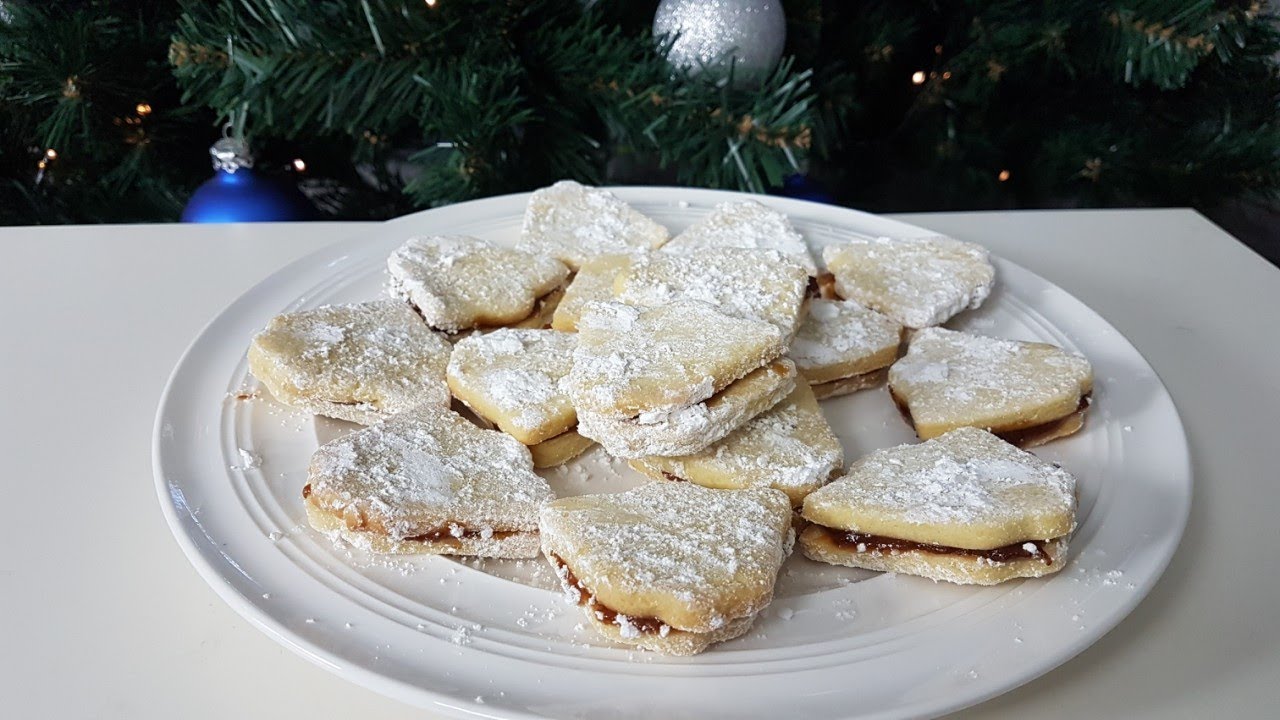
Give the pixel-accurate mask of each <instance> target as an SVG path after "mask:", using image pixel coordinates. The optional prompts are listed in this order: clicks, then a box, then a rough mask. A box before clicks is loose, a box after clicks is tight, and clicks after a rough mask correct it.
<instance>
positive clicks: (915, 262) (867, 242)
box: [822, 236, 995, 329]
mask: <svg viewBox="0 0 1280 720" xmlns="http://www.w3.org/2000/svg"><path fill="white" fill-rule="evenodd" d="M822 258H823V260H824V261H825V262H826V265H827V270H828V271H830V272H831V274H832V275H833V276H834V280H835V291H836V294H838V295H839V296H840V297H841V298H844V299H845V300H853V301H855V302H858V303H860V304H862V305H865V306H867V307H869V308H871V309H872V310H877V311H879V312H882V313H884V314H885V315H888V316H889V317H891V318H893V319H894V320H897V321H898V322H900V323H902V324H903V325H906V326H907V327H909V328H912V329H915V328H922V327H929V326H931V325H941V324H942V323H944V322H946V321H947V320H949V319H950V318H951V317H952V316H954V315H956V314H957V313H959V312H960V311H962V310H966V309H971V308H977V307H979V306H980V305H982V302H983V301H984V300H986V299H987V295H989V294H990V293H991V287H992V284H993V283H994V282H995V268H994V267H993V266H992V265H991V261H990V259H989V258H988V253H987V249H986V248H984V247H982V246H981V245H978V244H976V243H971V242H963V241H961V240H955V239H952V238H949V237H941V236H938V237H924V238H887V237H879V238H868V239H858V240H851V241H849V242H843V243H839V244H836V245H828V246H827V247H826V248H825V249H824V250H823V251H822Z"/></svg>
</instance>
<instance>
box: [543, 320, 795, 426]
mask: <svg viewBox="0 0 1280 720" xmlns="http://www.w3.org/2000/svg"><path fill="white" fill-rule="evenodd" d="M708 333H714V335H715V338H716V343H715V344H714V345H712V344H710V343H708V342H707V338H708ZM783 349H784V345H783V339H782V335H781V333H780V332H779V331H778V329H777V328H776V327H774V326H772V325H769V324H767V323H763V322H758V321H751V320H743V319H740V318H734V317H730V316H728V315H725V314H723V313H722V312H720V311H719V310H717V309H716V308H715V307H713V306H710V305H707V304H706V303H699V302H692V301H687V300H684V301H678V302H673V303H670V304H667V305H661V306H658V307H653V308H637V307H631V306H627V305H623V304H621V303H616V302H610V303H590V304H588V305H587V307H586V310H585V312H584V313H583V315H582V318H581V321H580V322H579V324H578V347H577V349H576V350H574V353H573V368H572V370H571V371H570V372H569V375H568V376H567V377H566V378H565V381H564V388H565V390H566V391H567V392H568V394H569V397H570V399H571V400H572V401H573V405H574V407H575V408H577V410H578V413H579V416H581V415H583V414H585V413H596V414H598V415H603V416H608V417H612V418H620V419H621V418H632V417H635V416H637V415H639V414H640V413H644V412H653V411H667V410H676V409H679V408H683V407H685V406H688V405H692V404H694V403H697V402H700V401H702V400H705V399H707V398H708V397H710V396H711V395H713V394H714V393H715V392H717V391H718V390H719V389H721V388H724V387H725V386H727V385H728V384H729V383H731V382H733V381H734V380H737V379H738V378H740V377H742V376H744V375H746V374H747V373H748V372H750V371H752V370H754V369H756V368H758V367H760V366H762V365H764V364H765V363H766V362H768V361H769V360H772V359H773V358H775V357H777V356H778V355H780V354H781V353H782V351H783ZM593 439H594V438H593Z"/></svg>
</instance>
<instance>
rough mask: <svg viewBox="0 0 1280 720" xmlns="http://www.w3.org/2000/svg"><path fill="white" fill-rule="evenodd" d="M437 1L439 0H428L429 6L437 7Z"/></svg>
mask: <svg viewBox="0 0 1280 720" xmlns="http://www.w3.org/2000/svg"><path fill="white" fill-rule="evenodd" d="M436 2H437V0H427V7H429V8H433V7H435V6H436Z"/></svg>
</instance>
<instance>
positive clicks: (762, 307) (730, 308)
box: [613, 247, 809, 338]
mask: <svg viewBox="0 0 1280 720" xmlns="http://www.w3.org/2000/svg"><path fill="white" fill-rule="evenodd" d="M808 285H809V276H808V274H807V273H806V271H805V269H804V267H802V266H801V265H798V264H796V263H795V262H793V261H792V260H790V259H789V258H788V257H787V256H785V255H783V254H782V253H780V252H778V251H776V250H753V249H744V248H735V247H705V248H699V249H697V250H696V251H694V250H690V251H689V252H687V253H671V252H667V251H666V250H665V249H664V250H663V251H662V252H656V253H648V254H647V255H643V256H637V257H636V258H634V259H633V260H632V261H631V263H630V264H629V265H628V267H626V268H625V269H623V270H622V272H621V273H619V274H618V276H617V278H616V279H615V280H614V283H613V294H614V296H615V297H616V298H617V299H618V300H619V301H621V302H625V303H628V304H631V305H643V306H646V307H651V306H654V305H665V304H667V303H669V302H672V301H674V300H697V301H700V302H705V303H707V304H709V305H713V306H715V307H716V308H718V309H719V310H720V312H722V313H724V314H726V315H730V316H733V317H737V318H744V319H747V320H762V321H764V322H768V323H772V324H773V325H775V326H776V327H777V328H778V329H779V330H780V331H782V334H783V336H784V337H786V338H790V337H792V336H793V335H795V332H796V328H797V327H799V325H800V310H801V307H802V305H803V304H804V301H805V292H806V289H807V288H808Z"/></svg>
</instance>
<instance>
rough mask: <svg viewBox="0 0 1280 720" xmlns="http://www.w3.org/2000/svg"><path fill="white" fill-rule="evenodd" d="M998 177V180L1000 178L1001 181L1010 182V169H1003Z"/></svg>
mask: <svg viewBox="0 0 1280 720" xmlns="http://www.w3.org/2000/svg"><path fill="white" fill-rule="evenodd" d="M996 179H997V180H999V181H1000V182H1008V181H1009V171H1008V170H1001V171H1000V174H998V175H996Z"/></svg>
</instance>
